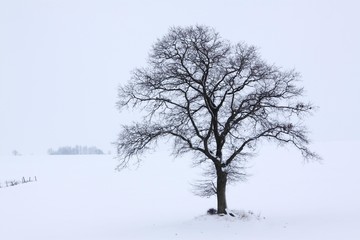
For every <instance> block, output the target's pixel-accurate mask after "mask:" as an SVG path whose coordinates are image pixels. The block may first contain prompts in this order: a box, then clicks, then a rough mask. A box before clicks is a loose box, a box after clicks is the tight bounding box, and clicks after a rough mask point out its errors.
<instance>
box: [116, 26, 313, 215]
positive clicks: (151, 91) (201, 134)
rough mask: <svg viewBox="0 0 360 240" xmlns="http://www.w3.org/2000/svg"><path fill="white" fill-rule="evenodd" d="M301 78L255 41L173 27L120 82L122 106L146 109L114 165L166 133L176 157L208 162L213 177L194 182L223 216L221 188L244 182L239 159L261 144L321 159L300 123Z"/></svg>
mask: <svg viewBox="0 0 360 240" xmlns="http://www.w3.org/2000/svg"><path fill="white" fill-rule="evenodd" d="M299 81H300V75H299V73H297V72H296V71H295V70H283V69H282V68H280V67H277V66H275V65H273V64H268V63H267V62H265V61H264V60H263V59H262V58H261V57H260V55H259V53H258V50H257V49H256V48H255V47H254V46H249V45H247V44H245V43H238V44H231V43H230V42H229V41H227V40H224V39H222V38H221V37H220V35H219V33H218V32H216V31H215V30H214V29H212V28H210V27H207V26H190V27H173V28H171V29H170V30H169V32H168V33H167V34H166V35H165V36H164V37H163V38H161V39H158V40H157V41H156V43H155V44H154V45H153V47H152V49H151V51H150V54H149V58H148V65H147V66H145V67H142V68H137V69H135V70H134V72H133V73H132V78H131V79H130V81H129V82H128V83H127V84H125V85H123V86H120V87H119V90H118V96H119V101H118V103H117V106H118V108H119V110H122V109H123V108H125V107H130V108H139V109H141V110H142V111H143V113H144V114H143V117H142V119H140V120H139V121H137V122H135V123H133V124H130V125H123V126H122V130H121V132H120V134H119V137H118V140H117V142H116V145H117V153H118V157H119V159H120V165H119V168H124V167H127V166H128V165H129V164H130V163H131V162H132V161H134V160H135V161H138V160H139V159H141V158H140V157H141V156H140V155H142V154H143V153H144V152H145V151H146V150H148V149H151V148H153V147H155V146H156V144H155V143H156V142H157V140H159V139H161V138H170V139H172V140H173V143H174V144H173V151H174V153H175V154H176V155H177V156H180V155H182V154H184V153H189V152H191V153H193V154H194V155H193V156H194V161H195V162H196V163H198V164H200V165H202V164H209V166H210V168H209V170H208V171H207V174H209V176H210V177H214V181H212V179H210V180H209V182H206V183H205V184H200V185H199V187H201V188H202V190H203V194H204V195H211V194H215V195H216V196H217V211H218V213H219V214H223V213H226V208H227V203H226V186H227V184H228V183H229V181H236V180H241V179H243V178H242V177H243V176H244V174H245V173H244V170H243V167H244V165H243V163H244V162H245V161H246V160H247V158H248V157H249V156H250V154H251V153H252V152H253V151H254V150H255V149H256V148H257V146H258V145H259V143H261V142H264V141H274V142H277V143H279V144H283V145H292V146H294V147H295V148H296V149H298V150H299V151H300V152H301V154H302V156H303V157H304V158H305V159H312V158H315V159H316V158H318V156H317V155H316V153H314V152H312V151H310V150H309V148H308V145H309V139H308V136H307V135H308V132H307V128H306V126H305V125H304V121H303V120H304V117H306V116H307V115H309V114H310V113H312V111H313V106H312V104H310V103H307V102H303V100H302V96H303V92H304V91H303V88H302V87H299V86H298V83H299Z"/></svg>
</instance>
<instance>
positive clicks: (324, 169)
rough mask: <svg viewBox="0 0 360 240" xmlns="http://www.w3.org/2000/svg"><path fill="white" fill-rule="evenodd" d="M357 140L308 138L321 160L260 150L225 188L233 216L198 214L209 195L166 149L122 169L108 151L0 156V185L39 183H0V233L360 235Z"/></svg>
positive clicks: (98, 239) (88, 239) (100, 237)
mask: <svg viewBox="0 0 360 240" xmlns="http://www.w3.org/2000/svg"><path fill="white" fill-rule="evenodd" d="M359 147H360V143H359V142H325V143H318V144H315V145H314V149H315V150H316V151H317V152H318V153H319V154H320V155H321V156H322V157H323V161H322V162H321V163H318V162H310V163H304V162H303V160H302V159H301V157H300V156H299V155H300V154H299V153H298V152H296V151H294V150H292V149H280V148H277V147H274V146H267V147H263V148H262V149H260V151H259V154H258V156H257V157H255V158H254V159H252V160H251V161H249V166H250V168H249V169H248V172H249V173H250V174H251V175H252V176H251V177H249V179H248V181H247V182H243V183H238V184H236V185H233V186H230V187H229V188H228V205H229V208H230V209H237V210H238V211H234V213H235V214H237V217H230V216H225V217H220V216H209V215H206V211H207V210H208V209H209V208H211V207H216V201H215V200H216V199H215V198H214V197H213V198H199V197H197V196H195V195H193V194H192V192H191V184H190V183H191V182H193V181H194V180H196V179H199V178H200V175H199V169H196V168H191V167H190V165H191V164H190V161H189V159H187V158H186V157H184V158H181V159H176V160H173V159H172V158H171V157H168V153H167V152H165V151H162V152H161V151H159V152H155V153H153V154H151V155H148V156H147V158H146V159H145V161H144V162H143V163H142V164H141V166H140V167H139V168H137V169H136V168H133V169H131V170H124V171H121V172H118V171H115V170H114V169H115V167H116V164H117V162H116V160H115V159H114V158H113V156H109V155H103V156H17V157H12V156H8V157H5V156H1V157H0V183H1V185H2V186H4V182H5V181H7V180H21V178H22V177H34V176H36V177H37V179H38V181H37V182H32V183H26V184H20V185H17V186H14V187H8V188H4V187H3V188H0V239H2V240H25V239H26V240H57V239H59V240H65V239H66V240H107V239H109V240H110V239H119V240H120V239H150V240H152V239H187V240H191V239H209V240H211V239H219V237H221V238H222V239H266V240H269V239H276V240H281V239H287V240H289V239H292V240H295V239H306V240H311V239H316V240H319V239H327V240H333V239H347V240H351V239H354V240H355V239H360V228H359V226H360V217H359V216H360V204H359V203H360V184H359V183H360V174H359V173H358V172H359V167H360V162H359V161H357V159H358V156H357V150H358V149H359ZM241 211H243V212H245V213H248V212H249V211H251V212H253V214H248V218H241V217H240V215H241Z"/></svg>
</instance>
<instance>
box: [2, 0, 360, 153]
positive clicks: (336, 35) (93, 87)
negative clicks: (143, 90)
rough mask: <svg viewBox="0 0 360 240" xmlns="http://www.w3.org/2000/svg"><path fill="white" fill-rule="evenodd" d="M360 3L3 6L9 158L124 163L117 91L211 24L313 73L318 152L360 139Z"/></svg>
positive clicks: (26, 0) (306, 76)
mask: <svg viewBox="0 0 360 240" xmlns="http://www.w3.org/2000/svg"><path fill="white" fill-rule="evenodd" d="M359 10H360V3H359V1H357V0H353V1H351V0H341V1H340V0H338V1H331V0H320V1H316V0H302V1H295V0H294V1H290V0H289V1H285V0H271V1H268V0H236V1H235V0H234V1H230V0H221V1H211V0H181V1H171V0H153V1H146V0H128V1H125V0H123V1H121V0H93V1H91V0H57V1H56V0H0V155H7V154H11V152H12V151H13V150H17V151H19V152H20V153H22V154H45V153H46V151H47V149H48V148H51V147H52V148H57V147H59V146H64V145H76V144H79V145H88V146H90V145H95V146H97V147H99V148H101V149H103V150H104V151H109V150H110V151H112V152H114V147H113V146H112V145H111V142H114V141H115V140H116V136H117V133H118V132H119V130H120V124H121V123H123V122H125V121H129V120H130V119H131V118H132V116H131V114H129V113H121V114H120V113H118V112H117V110H116V108H115V102H116V101H117V87H118V86H119V84H124V83H126V81H127V80H128V79H129V77H130V72H131V70H132V69H134V68H135V67H140V66H143V65H144V63H145V61H146V57H147V54H148V53H149V50H150V48H151V46H152V44H153V43H154V42H155V41H156V39H157V38H160V37H162V36H163V35H164V34H166V33H167V30H168V29H169V27H171V26H178V25H180V26H187V25H194V24H204V25H209V26H212V27H214V28H215V29H216V30H217V31H218V32H220V34H221V35H222V37H223V38H225V39H229V40H230V41H232V42H234V43H235V42H246V43H248V44H252V45H255V46H257V47H258V48H259V49H260V53H261V54H262V56H263V58H264V59H266V60H267V61H268V62H270V63H275V64H277V65H279V66H283V67H284V68H295V69H296V70H297V71H299V72H300V73H301V74H302V79H303V85H304V87H305V89H306V98H307V99H309V100H310V101H312V102H313V103H314V104H315V105H317V106H319V107H320V108H319V110H318V111H317V112H316V114H315V115H314V116H313V117H311V118H309V119H308V126H309V128H310V130H311V132H312V134H311V135H310V136H311V138H312V139H313V141H315V142H318V141H338V140H341V141H344V140H360V127H359V122H360V107H359V106H358V104H359V103H360V96H359V93H358V91H359V87H360V80H359V76H360V60H359V56H360V31H359V23H360V17H359V16H360V14H359Z"/></svg>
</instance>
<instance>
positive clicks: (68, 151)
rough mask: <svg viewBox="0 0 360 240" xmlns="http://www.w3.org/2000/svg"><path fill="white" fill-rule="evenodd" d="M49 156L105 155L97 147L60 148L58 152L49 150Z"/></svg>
mask: <svg viewBox="0 0 360 240" xmlns="http://www.w3.org/2000/svg"><path fill="white" fill-rule="evenodd" d="M48 154H50V155H91V154H104V152H103V151H102V150H101V149H98V148H97V147H87V146H75V147H70V146H65V147H59V148H58V149H57V150H53V149H51V148H50V149H49V150H48Z"/></svg>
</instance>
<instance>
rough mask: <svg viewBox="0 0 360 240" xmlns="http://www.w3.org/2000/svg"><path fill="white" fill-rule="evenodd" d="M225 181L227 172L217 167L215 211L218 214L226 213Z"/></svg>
mask: <svg viewBox="0 0 360 240" xmlns="http://www.w3.org/2000/svg"><path fill="white" fill-rule="evenodd" d="M226 183H227V173H226V172H224V171H222V169H219V170H218V171H217V188H216V190H217V191H216V196H217V212H218V214H227V212H226V209H227V203H226Z"/></svg>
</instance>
